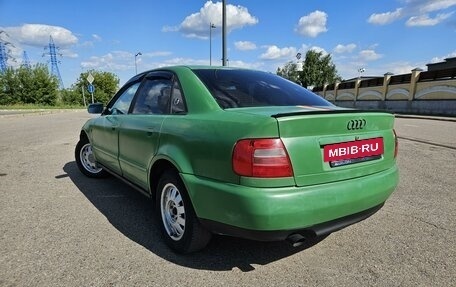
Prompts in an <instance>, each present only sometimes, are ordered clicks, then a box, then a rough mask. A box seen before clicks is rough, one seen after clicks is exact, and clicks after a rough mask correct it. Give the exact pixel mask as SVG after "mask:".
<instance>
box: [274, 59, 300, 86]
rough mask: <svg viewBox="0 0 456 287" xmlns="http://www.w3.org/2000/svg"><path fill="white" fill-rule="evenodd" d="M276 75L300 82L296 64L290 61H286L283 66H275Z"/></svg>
mask: <svg viewBox="0 0 456 287" xmlns="http://www.w3.org/2000/svg"><path fill="white" fill-rule="evenodd" d="M277 75H279V76H281V77H283V78H285V79H288V80H290V81H292V82H295V83H297V84H301V80H300V79H299V72H298V68H297V65H296V63H294V62H292V61H290V62H288V63H286V64H285V66H284V67H283V68H280V67H279V68H277Z"/></svg>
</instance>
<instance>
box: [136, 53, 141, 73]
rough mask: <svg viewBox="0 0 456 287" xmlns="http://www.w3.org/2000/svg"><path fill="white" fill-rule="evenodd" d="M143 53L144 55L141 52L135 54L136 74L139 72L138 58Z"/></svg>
mask: <svg viewBox="0 0 456 287" xmlns="http://www.w3.org/2000/svg"><path fill="white" fill-rule="evenodd" d="M141 55H142V53H141V52H138V53H136V54H135V75H136V74H138V65H137V64H136V58H137V57H138V56H141Z"/></svg>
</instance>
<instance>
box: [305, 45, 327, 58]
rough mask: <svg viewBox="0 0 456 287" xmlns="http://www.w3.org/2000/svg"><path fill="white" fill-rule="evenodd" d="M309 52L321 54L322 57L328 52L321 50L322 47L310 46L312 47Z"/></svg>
mask: <svg viewBox="0 0 456 287" xmlns="http://www.w3.org/2000/svg"><path fill="white" fill-rule="evenodd" d="M309 50H312V51H315V52H317V53H321V54H322V56H326V55H328V52H326V50H325V49H323V48H322V47H318V46H312V47H310V48H309Z"/></svg>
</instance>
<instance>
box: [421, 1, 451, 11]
mask: <svg viewBox="0 0 456 287" xmlns="http://www.w3.org/2000/svg"><path fill="white" fill-rule="evenodd" d="M421 2H424V3H423V4H421V5H419V6H418V10H419V11H420V12H421V13H429V12H434V11H440V10H445V9H447V8H450V7H451V6H455V5H456V0H438V1H436V0H426V1H421Z"/></svg>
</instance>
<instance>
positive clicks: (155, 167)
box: [149, 158, 179, 198]
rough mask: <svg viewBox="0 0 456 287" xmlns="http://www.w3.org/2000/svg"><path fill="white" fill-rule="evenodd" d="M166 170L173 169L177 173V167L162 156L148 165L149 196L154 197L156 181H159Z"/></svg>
mask: <svg viewBox="0 0 456 287" xmlns="http://www.w3.org/2000/svg"><path fill="white" fill-rule="evenodd" d="M167 170H173V171H175V172H177V173H179V169H178V168H177V167H176V166H175V165H174V164H173V163H172V162H171V161H169V160H167V159H164V158H163V159H159V160H157V161H155V162H154V163H153V164H152V166H151V167H150V172H149V186H150V195H151V198H155V195H156V194H157V187H158V182H159V181H160V177H161V176H162V175H163V173H164V172H165V171H167Z"/></svg>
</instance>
